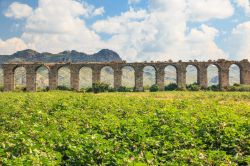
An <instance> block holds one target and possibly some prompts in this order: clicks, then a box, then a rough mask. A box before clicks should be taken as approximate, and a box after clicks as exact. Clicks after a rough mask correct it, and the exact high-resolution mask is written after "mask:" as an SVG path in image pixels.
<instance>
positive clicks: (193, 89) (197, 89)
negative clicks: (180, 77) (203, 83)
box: [187, 83, 201, 91]
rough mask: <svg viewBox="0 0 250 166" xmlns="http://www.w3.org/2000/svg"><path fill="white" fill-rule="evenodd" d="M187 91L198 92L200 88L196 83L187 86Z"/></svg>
mask: <svg viewBox="0 0 250 166" xmlns="http://www.w3.org/2000/svg"><path fill="white" fill-rule="evenodd" d="M187 90H189V91H200V90H201V87H200V86H199V85H198V84H197V83H193V84H190V85H187Z"/></svg>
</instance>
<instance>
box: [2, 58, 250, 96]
mask: <svg viewBox="0 0 250 166" xmlns="http://www.w3.org/2000/svg"><path fill="white" fill-rule="evenodd" d="M233 64H235V65H237V66H238V67H239V68H240V83H241V84H248V85H250V63H249V62H248V60H242V61H226V60H224V59H220V60H218V61H208V62H198V61H189V62H182V61H179V62H172V61H167V62H144V63H141V62H140V63H139V62H136V63H127V62H125V61H123V62H105V63H99V62H98V63H97V62H84V63H40V62H36V63H8V64H2V68H3V71H4V90H5V91H13V90H14V86H15V85H14V73H15V69H16V68H18V67H24V68H25V69H26V79H27V80H26V87H27V91H36V72H37V69H38V68H39V67H41V66H44V67H46V68H47V69H48V71H49V89H50V90H54V89H56V88H57V85H58V79H57V77H58V70H59V69H60V68H61V67H68V68H69V69H70V72H71V73H70V77H71V78H70V80H71V88H72V89H74V90H76V91H78V90H79V71H80V69H81V68H82V67H89V68H91V69H92V82H93V83H98V82H100V73H101V69H102V68H103V67H106V66H109V67H111V68H112V69H113V70H114V87H115V88H119V87H120V86H121V82H122V80H121V79H122V69H123V68H124V67H126V66H130V67H132V68H133V69H134V71H135V89H136V90H137V91H143V69H144V67H146V66H152V67H154V68H155V71H156V84H157V85H158V86H159V87H160V90H164V76H165V72H164V69H165V68H166V67H167V66H169V65H172V66H174V67H175V68H176V71H177V84H178V87H179V88H181V89H185V87H186V68H187V66H188V65H193V66H195V67H196V68H197V72H198V84H199V85H200V86H201V87H203V88H206V87H207V86H208V84H207V82H208V81H207V68H208V66H210V65H215V66H217V67H218V70H219V86H220V89H221V90H223V89H224V88H226V87H227V86H229V68H230V66H231V65H233Z"/></svg>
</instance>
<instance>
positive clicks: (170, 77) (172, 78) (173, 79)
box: [164, 65, 177, 86]
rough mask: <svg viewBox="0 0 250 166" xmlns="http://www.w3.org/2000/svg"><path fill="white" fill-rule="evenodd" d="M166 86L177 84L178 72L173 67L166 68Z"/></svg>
mask: <svg viewBox="0 0 250 166" xmlns="http://www.w3.org/2000/svg"><path fill="white" fill-rule="evenodd" d="M164 71H165V77H164V85H165V86H167V85H169V84H177V70H176V68H175V67H174V66H173V65H168V66H167V67H165V70H164Z"/></svg>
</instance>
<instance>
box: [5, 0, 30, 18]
mask: <svg viewBox="0 0 250 166" xmlns="http://www.w3.org/2000/svg"><path fill="white" fill-rule="evenodd" d="M31 14H32V8H31V7H30V6H29V5H26V4H21V3H18V2H14V3H12V4H11V5H10V6H9V8H8V9H7V11H6V12H5V13H4V15H5V16H6V17H13V18H17V19H20V18H26V17H28V16H30V15H31Z"/></svg>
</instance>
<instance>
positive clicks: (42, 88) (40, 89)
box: [36, 86, 49, 92]
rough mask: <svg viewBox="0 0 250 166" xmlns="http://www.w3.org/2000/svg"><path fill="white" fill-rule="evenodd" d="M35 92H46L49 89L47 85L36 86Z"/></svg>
mask: <svg viewBox="0 0 250 166" xmlns="http://www.w3.org/2000/svg"><path fill="white" fill-rule="evenodd" d="M36 91H37V92H48V91H49V87H48V86H46V87H37V90H36Z"/></svg>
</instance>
